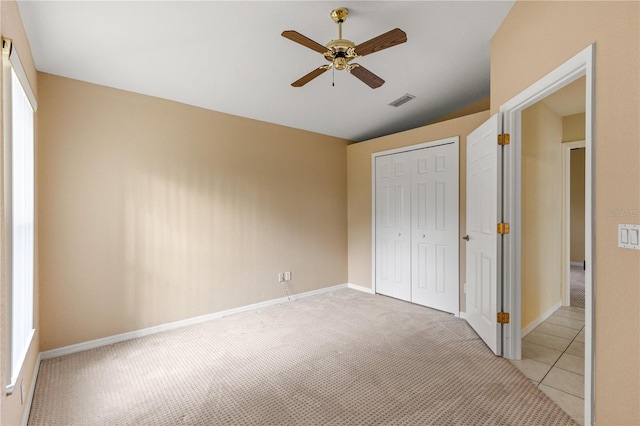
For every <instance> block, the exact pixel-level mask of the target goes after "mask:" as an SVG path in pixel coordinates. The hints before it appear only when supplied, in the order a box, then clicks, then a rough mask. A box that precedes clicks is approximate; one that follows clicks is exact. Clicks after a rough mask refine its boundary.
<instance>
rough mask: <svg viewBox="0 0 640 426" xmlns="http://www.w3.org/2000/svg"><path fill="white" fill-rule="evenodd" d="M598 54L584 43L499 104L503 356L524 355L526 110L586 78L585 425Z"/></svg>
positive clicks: (590, 397)
mask: <svg viewBox="0 0 640 426" xmlns="http://www.w3.org/2000/svg"><path fill="white" fill-rule="evenodd" d="M594 55H595V44H592V45H590V46H588V47H586V48H585V49H584V50H582V51H581V52H579V53H578V54H576V55H575V56H574V57H572V58H571V59H569V60H568V61H566V62H565V63H564V64H562V65H560V66H559V67H558V68H556V69H555V70H553V71H551V72H550V73H549V74H547V75H546V76H544V77H543V78H541V79H540V80H538V81H537V82H535V83H534V84H533V85H531V86H529V87H528V88H527V89H525V90H524V91H523V92H521V93H520V94H518V95H517V96H515V97H514V98H513V99H511V100H509V101H508V102H506V103H505V104H503V105H502V106H501V107H500V112H501V113H503V130H504V132H505V133H509V134H510V135H511V144H510V146H509V149H508V150H505V152H504V157H503V158H504V163H503V167H504V170H503V173H504V174H503V176H504V183H503V185H504V186H503V191H504V206H503V208H504V211H503V217H504V218H505V221H506V222H508V223H510V224H511V231H510V233H509V234H508V235H506V236H505V238H504V246H503V250H504V258H503V262H504V263H503V267H504V270H503V274H504V275H503V276H504V283H505V284H504V288H503V296H502V297H503V300H502V302H503V308H504V309H505V311H506V312H511V313H512V315H511V322H510V323H509V324H504V325H503V356H504V357H505V358H508V359H520V358H521V344H520V343H521V342H520V340H521V337H522V336H521V331H522V317H521V300H522V288H521V285H522V281H521V276H522V248H521V247H522V220H521V218H522V193H521V188H522V175H521V164H522V161H521V160H522V111H523V110H524V109H526V108H528V107H530V106H531V105H533V104H535V103H537V102H539V101H541V100H542V99H544V98H546V97H547V96H549V95H550V94H552V93H554V92H556V91H558V90H560V89H562V88H563V87H564V86H566V85H568V84H570V83H572V82H573V81H575V80H577V79H578V78H580V77H583V76H584V77H585V80H586V82H585V84H586V99H585V106H586V108H585V149H586V152H585V261H586V265H587V268H586V270H585V376H584V379H585V383H584V389H585V395H584V401H585V417H584V419H585V424H588V425H589V424H592V423H593V419H594V416H593V410H594V386H593V377H594V364H593V353H594V337H595V336H594V327H593V318H594V300H593V295H594V292H593V289H594V273H593V268H594V247H593V235H594V232H593V227H594V225H593V188H594V185H593V170H594V169H593V163H594V149H593V148H594V138H593V134H594V132H593V123H594Z"/></svg>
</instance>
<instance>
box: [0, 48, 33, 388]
mask: <svg viewBox="0 0 640 426" xmlns="http://www.w3.org/2000/svg"><path fill="white" fill-rule="evenodd" d="M2 52H3V58H2V61H3V71H4V72H3V74H4V81H3V86H4V87H3V94H4V153H5V154H4V170H5V171H4V188H3V192H4V202H5V244H6V250H5V253H6V258H5V259H4V260H5V262H6V263H5V265H6V266H5V271H6V277H5V278H6V282H7V286H8V291H7V299H8V301H9V303H8V304H7V307H8V312H9V315H8V318H9V325H8V329H9V330H10V335H11V336H10V340H9V342H10V348H11V350H10V353H11V358H10V360H9V362H10V365H11V383H10V384H9V385H8V386H7V392H8V393H11V392H13V388H14V386H15V384H16V380H17V378H18V375H19V374H20V370H21V368H22V364H23V363H24V360H25V357H26V355H27V352H28V350H29V346H30V344H31V340H32V338H33V334H34V332H35V330H34V328H33V286H34V250H35V249H34V204H35V187H34V174H35V173H34V125H33V114H34V110H35V109H36V103H35V97H34V96H33V92H32V91H31V88H30V86H29V82H28V80H27V78H26V75H25V74H24V70H23V68H22V65H21V63H20V60H19V58H18V55H17V52H15V51H14V50H12V49H11V41H10V40H6V39H3V40H2Z"/></svg>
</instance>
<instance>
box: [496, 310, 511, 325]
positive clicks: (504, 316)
mask: <svg viewBox="0 0 640 426" xmlns="http://www.w3.org/2000/svg"><path fill="white" fill-rule="evenodd" d="M498 324H509V313H508V312H498Z"/></svg>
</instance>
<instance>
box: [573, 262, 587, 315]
mask: <svg viewBox="0 0 640 426" xmlns="http://www.w3.org/2000/svg"><path fill="white" fill-rule="evenodd" d="M570 280H571V281H570V283H569V304H570V305H571V306H575V307H576V308H584V269H583V268H582V266H571V273H570Z"/></svg>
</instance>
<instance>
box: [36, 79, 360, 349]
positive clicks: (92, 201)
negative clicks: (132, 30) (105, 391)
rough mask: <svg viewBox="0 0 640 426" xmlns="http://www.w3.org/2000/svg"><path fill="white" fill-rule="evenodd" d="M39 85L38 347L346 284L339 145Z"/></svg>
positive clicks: (226, 118) (97, 89)
mask: <svg viewBox="0 0 640 426" xmlns="http://www.w3.org/2000/svg"><path fill="white" fill-rule="evenodd" d="M39 81H40V126H39V127H40V145H41V150H40V154H39V162H40V165H39V167H40V179H39V180H38V185H39V188H40V191H39V192H40V199H39V201H40V206H39V208H40V211H39V212H40V222H39V226H40V247H39V248H40V253H41V256H40V270H41V277H42V279H41V295H42V299H43V300H44V301H46V303H43V304H42V306H41V310H40V312H41V317H42V333H41V344H42V349H43V350H47V349H52V348H57V347H61V346H66V345H70V344H74V343H79V342H84V341H87V340H92V339H96V338H100V337H105V336H110V335H114V334H118V333H123V332H128V331H132V330H137V329H142V328H145V327H150V326H154V325H158V324H163V323H167V322H172V321H177V320H181V319H185V318H190V317H195V316H199V315H204V314H208V313H212V312H217V311H222V310H225V309H230V308H235V307H239V306H244V305H248V304H252V303H256V302H261V301H265V300H270V299H275V298H279V297H284V296H285V293H284V290H283V286H282V284H281V283H279V282H278V280H277V274H278V273H279V272H284V271H291V272H292V278H293V279H292V281H291V282H290V284H289V292H290V293H292V294H296V293H302V292H306V291H311V290H316V289H320V288H323V287H329V286H333V285H337V284H343V283H346V282H347V260H346V259H347V238H346V236H347V221H346V217H347V211H346V206H347V204H346V203H347V194H346V186H347V182H346V168H347V165H346V145H347V141H345V140H342V139H337V138H332V137H327V136H322V135H318V134H314V133H309V132H304V131H299V130H294V129H291V128H285V127H282V126H277V125H273V124H268V123H264V122H258V121H253V120H248V119H244V118H240V117H235V116H230V115H226V114H221V113H216V112H212V111H207V110H203V109H199V108H195V107H191V106H187V105H184V104H179V103H175V102H170V101H166V100H161V99H157V98H152V97H148V96H142V95H138V94H134V93H130V92H124V91H121V90H116V89H111V88H106V87H102V86H97V85H92V84H87V83H83V82H79V81H75V80H70V79H66V78H62V77H57V76H52V75H49V74H39Z"/></svg>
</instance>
